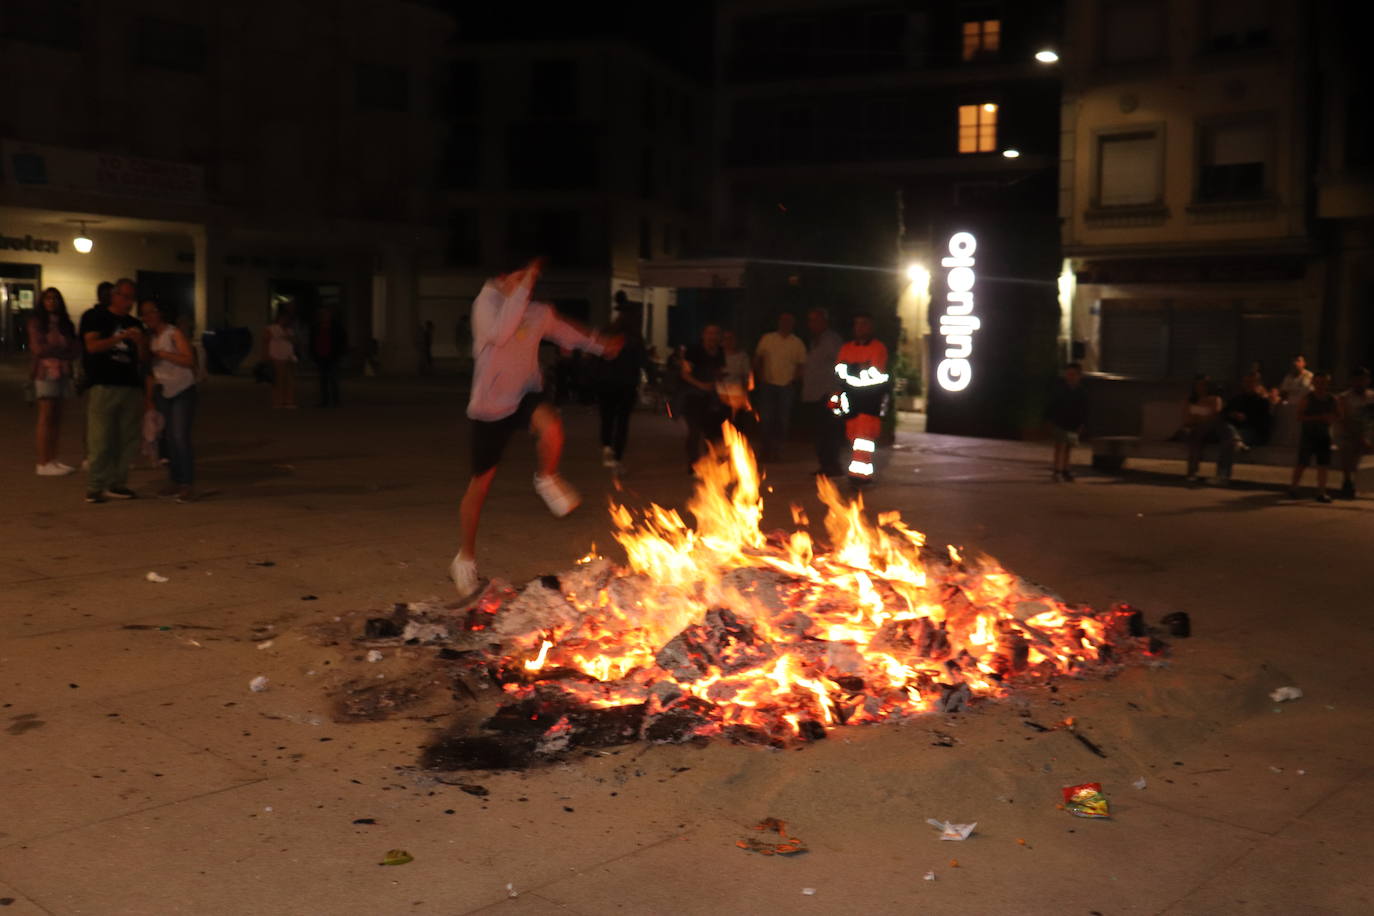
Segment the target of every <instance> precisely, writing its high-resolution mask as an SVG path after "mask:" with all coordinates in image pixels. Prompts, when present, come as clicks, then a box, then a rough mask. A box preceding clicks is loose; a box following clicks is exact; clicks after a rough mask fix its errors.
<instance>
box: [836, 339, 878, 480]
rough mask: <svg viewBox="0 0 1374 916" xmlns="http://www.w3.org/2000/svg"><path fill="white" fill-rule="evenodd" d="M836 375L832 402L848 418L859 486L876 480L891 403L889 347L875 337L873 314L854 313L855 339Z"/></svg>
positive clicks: (852, 469)
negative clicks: (880, 439)
mask: <svg viewBox="0 0 1374 916" xmlns="http://www.w3.org/2000/svg"><path fill="white" fill-rule="evenodd" d="M835 375H836V376H837V379H838V388H837V390H836V392H835V394H834V395H832V396H831V398H830V405H831V409H832V410H833V411H834V413H835V415H836V416H838V417H843V418H844V421H845V422H844V435H845V439H846V440H847V441H848V442H849V447H850V460H849V465H848V473H849V482H850V484H851V485H853V486H855V487H859V486H863V485H864V484H867V483H871V482H872V481H873V476H874V467H873V455H874V452H876V451H877V450H878V436H879V434H880V433H881V432H882V426H883V422H882V417H883V415H884V414H886V413H887V406H888V374H887V347H885V346H883V342H882V341H881V340H877V339H876V338H874V336H873V317H872V316H871V315H868V314H867V313H863V312H861V313H859V314H857V315H855V316H854V339H853V340H851V341H849V342H848V343H846V344H845V345H844V346H842V347H840V353H839V356H837V357H836V366H835Z"/></svg>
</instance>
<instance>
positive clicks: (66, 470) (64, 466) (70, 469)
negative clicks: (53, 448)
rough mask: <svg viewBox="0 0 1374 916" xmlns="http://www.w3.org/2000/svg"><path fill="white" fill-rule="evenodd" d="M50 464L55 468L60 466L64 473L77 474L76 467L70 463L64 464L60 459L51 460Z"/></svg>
mask: <svg viewBox="0 0 1374 916" xmlns="http://www.w3.org/2000/svg"><path fill="white" fill-rule="evenodd" d="M50 464H52V466H53V467H55V468H59V469H60V470H61V471H62V473H63V474H75V473H76V468H74V467H72V466H71V465H70V464H63V463H62V462H60V461H53V462H50Z"/></svg>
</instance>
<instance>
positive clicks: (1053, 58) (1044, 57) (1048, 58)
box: [1035, 48, 1059, 64]
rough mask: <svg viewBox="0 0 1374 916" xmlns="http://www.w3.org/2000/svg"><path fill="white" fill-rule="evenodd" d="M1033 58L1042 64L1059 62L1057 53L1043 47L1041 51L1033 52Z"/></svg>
mask: <svg viewBox="0 0 1374 916" xmlns="http://www.w3.org/2000/svg"><path fill="white" fill-rule="evenodd" d="M1035 59H1036V60H1038V61H1040V63H1042V64H1054V63H1058V62H1059V53H1058V52H1057V51H1052V50H1051V49H1049V48H1045V49H1044V50H1043V51H1036V52H1035Z"/></svg>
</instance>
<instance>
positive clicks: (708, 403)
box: [667, 308, 887, 478]
mask: <svg viewBox="0 0 1374 916" xmlns="http://www.w3.org/2000/svg"><path fill="white" fill-rule="evenodd" d="M806 323H807V338H808V340H807V341H803V340H802V339H801V338H800V337H799V336H797V335H796V334H795V333H794V330H795V324H796V319H795V317H794V316H793V315H792V314H791V313H788V312H783V313H782V314H780V315H779V316H778V321H777V328H776V330H773V331H769V332H768V333H766V334H764V335H763V336H762V337H761V338H760V339H759V341H758V343H757V345H756V346H755V347H754V352H753V355H752V357H751V356H750V354H749V353H748V352H746V351H744V350H742V349H741V348H740V347H739V342H738V338H737V335H736V334H735V332H734V331H731V330H726V329H723V328H722V327H721V326H720V325H718V324H708V325H706V326H705V327H704V328H703V329H702V332H701V339H700V341H699V342H698V343H696V344H693V345H691V346H688V347H683V348H679V350H678V351H677V352H676V353H675V354H674V356H673V358H672V361H671V362H672V364H671V365H670V366H669V367H668V373H667V375H668V377H670V378H672V377H673V376H674V374H675V373H676V377H677V378H679V379H680V380H681V385H682V387H681V390H680V397H678V398H677V399H676V401H677V409H678V412H680V414H681V416H682V418H683V419H684V420H685V421H686V425H687V440H686V458H687V464H688V466H689V468H690V466H691V465H693V464H694V463H695V462H696V461H697V459H698V458H700V457H701V455H702V454H703V453H704V451H705V449H706V446H707V445H708V444H709V443H713V442H718V441H719V440H720V437H721V427H722V424H723V423H725V422H727V421H728V422H730V423H731V424H733V425H734V426H735V427H736V428H737V429H738V430H740V432H742V433H744V434H745V436H746V437H747V438H749V439H750V440H751V442H752V444H753V446H754V450H755V453H756V454H757V455H758V457H759V459H760V460H762V461H764V462H781V461H784V460H786V457H787V456H786V455H785V449H786V443H787V441H788V436H789V432H790V427H791V419H792V414H793V409H794V406H795V403H796V401H797V400H798V398H799V399H800V401H801V406H802V413H803V414H804V415H805V417H806V419H807V421H808V425H809V426H810V428H811V433H812V436H813V439H814V442H815V454H816V459H817V463H818V464H817V468H816V473H818V474H823V475H825V476H827V477H832V478H833V477H842V476H844V474H845V471H846V467H845V464H844V461H843V452H844V447H845V442H846V422H845V419H844V418H843V416H842V415H841V414H840V413H837V411H836V409H835V407H834V405H833V404H832V403H831V398H832V396H833V395H835V394H836V392H837V391H839V390H840V389H841V387H842V383H841V381H840V379H839V377H837V375H836V367H837V365H838V364H839V362H840V360H841V351H842V349H843V348H844V347H845V346H846V344H845V342H844V340H843V339H842V338H841V337H840V335H839V334H838V333H836V332H835V331H834V330H832V329H831V327H830V320H829V317H828V315H827V314H826V312H825V310H824V309H819V308H817V309H812V310H811V311H810V312H808V313H807V316H806ZM854 336H855V341H856V344H855V346H858V344H859V343H861V344H862V347H863V348H865V349H864V352H863V354H861V358H862V360H863V361H864V362H865V363H866V364H871V365H873V366H875V367H876V369H877V370H879V371H881V372H883V373H885V372H886V370H887V348H886V347H885V346H883V344H882V343H881V342H880V341H877V340H876V339H874V338H873V321H872V319H871V318H870V317H869V316H868V315H858V316H855V319H854ZM874 437H875V438H876V434H875V436H874Z"/></svg>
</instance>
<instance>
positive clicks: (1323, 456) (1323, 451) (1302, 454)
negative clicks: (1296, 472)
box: [1298, 430, 1331, 468]
mask: <svg viewBox="0 0 1374 916" xmlns="http://www.w3.org/2000/svg"><path fill="white" fill-rule="evenodd" d="M1313 458H1316V459H1317V466H1318V467H1323V468H1324V467H1330V466H1331V436H1330V434H1329V433H1328V434H1323V433H1309V432H1307V431H1306V430H1304V431H1303V433H1302V438H1301V439H1299V440H1298V465H1299V466H1301V467H1307V465H1308V463H1309V462H1311V461H1312V459H1313Z"/></svg>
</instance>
